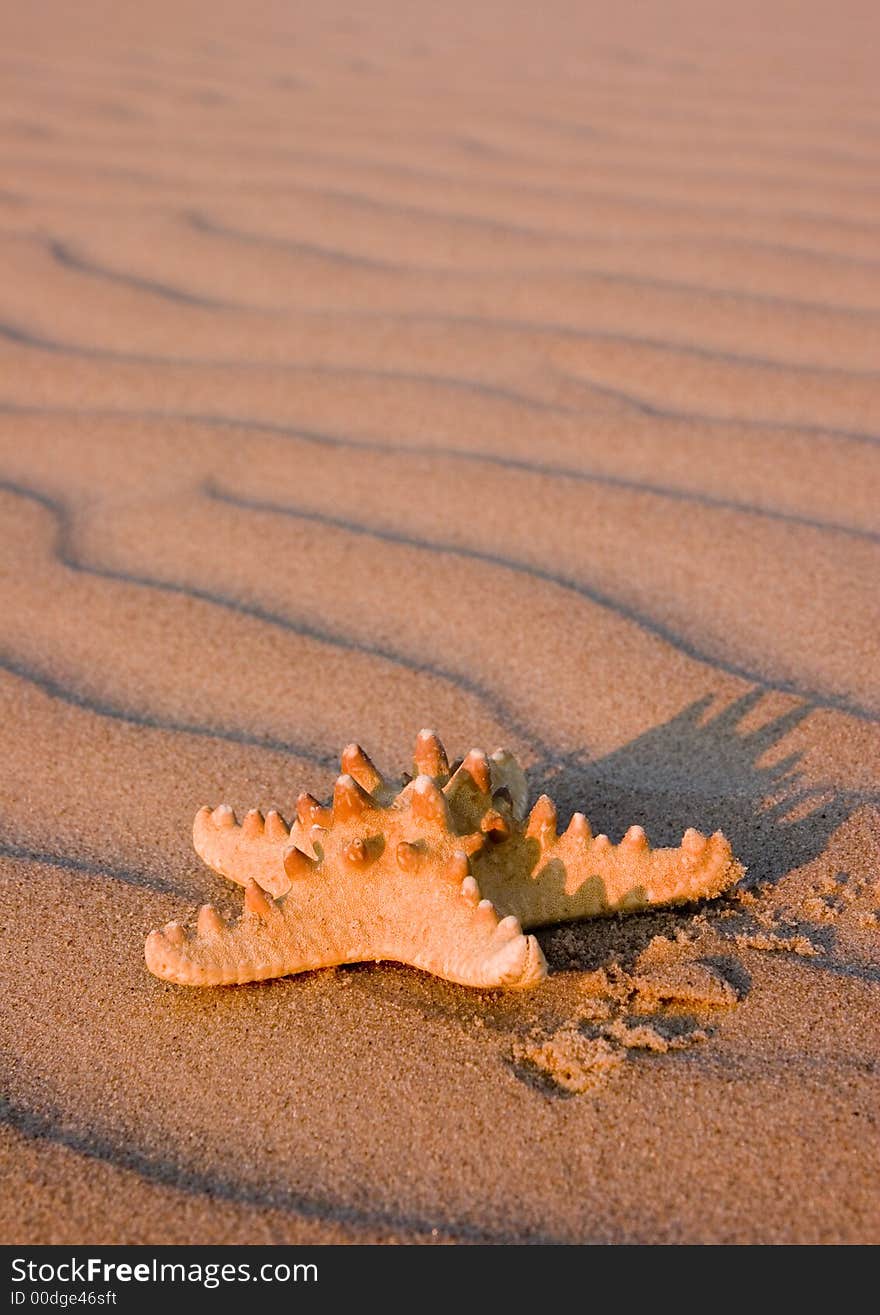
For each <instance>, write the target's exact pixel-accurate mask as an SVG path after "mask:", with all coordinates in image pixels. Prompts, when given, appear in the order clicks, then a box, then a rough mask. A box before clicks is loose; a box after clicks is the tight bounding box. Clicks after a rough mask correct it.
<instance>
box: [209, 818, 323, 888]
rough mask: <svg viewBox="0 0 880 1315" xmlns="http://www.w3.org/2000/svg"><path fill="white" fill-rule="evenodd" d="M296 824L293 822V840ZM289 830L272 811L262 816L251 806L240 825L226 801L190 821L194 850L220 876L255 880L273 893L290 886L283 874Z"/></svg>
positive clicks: (240, 882)
mask: <svg viewBox="0 0 880 1315" xmlns="http://www.w3.org/2000/svg"><path fill="white" fill-rule="evenodd" d="M296 826H297V823H295V824H294V827H295V832H294V835H293V837H292V838H293V840H294V841H296V840H297V839H298V838H299V837H298V836H297V834H296ZM290 842H291V834H290V830H289V828H288V826H287V823H286V822H285V820H284V818H283V817H282V816H281V814H280V813H277V812H275V811H274V810H272V811H270V812H268V813H267V814H266V816H265V818H264V817H263V815H262V813H260V812H258V811H257V809H252V810H251V812H249V813H248V814H247V816H246V817H245V819H244V821H243V822H242V823H241V825H239V823H238V822H237V820H236V817H235V813H234V812H233V810H232V809H231V808H230V807H229V805H228V804H220V805H219V807H218V808H214V809H210V808H207V807H205V808H200V809H199V811H198V812H197V813H196V816H195V821H194V822H193V844H194V845H195V850H196V853H197V854H198V856H199V858H201V859H202V860H203V862H205V863H207V865H208V867H209V868H213V869H214V871H215V872H219V873H220V875H221V876H222V877H227V878H228V879H229V880H230V881H235V882H237V883H238V885H239V886H244V885H246V884H247V882H248V881H250V880H252V879H253V880H254V881H257V882H258V883H259V884H260V885H261V886H262V887H263V889H264V890H267V891H269V892H270V893H271V894H273V895H283V894H284V892H285V891H286V890H287V889H288V886H289V885H290V883H289V881H288V880H287V878H286V876H285V874H284V851H285V850H286V849H289V848H290Z"/></svg>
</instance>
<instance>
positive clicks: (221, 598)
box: [0, 478, 552, 767]
mask: <svg viewBox="0 0 880 1315" xmlns="http://www.w3.org/2000/svg"><path fill="white" fill-rule="evenodd" d="M0 492H5V493H9V494H12V495H13V496H14V497H19V498H24V499H27V500H29V501H31V502H34V503H36V504H37V505H38V506H40V507H42V508H44V510H46V511H48V512H49V513H50V514H51V515H52V516H53V517H54V519H55V524H56V536H57V537H56V543H55V557H56V559H57V560H58V561H59V562H60V563H61V565H62V566H65V567H67V568H68V569H69V570H71V571H76V572H77V573H78V574H83V575H91V576H94V577H97V578H99V579H103V580H112V581H114V582H116V583H118V584H124V585H131V586H134V587H135V588H140V589H152V590H156V591H157V592H164V593H169V594H176V595H178V596H182V597H185V598H192V599H196V600H198V601H199V602H203V603H207V604H209V605H210V606H213V607H220V608H224V609H225V610H226V611H229V612H234V613H236V614H237V615H239V616H246V617H249V618H250V619H252V620H254V621H259V622H261V623H263V624H265V625H271V626H275V627H277V628H279V629H281V630H285V631H287V632H288V633H290V634H293V635H297V636H299V637H301V638H305V639H313V640H315V641H317V642H318V643H322V644H327V645H328V646H331V647H334V648H341V649H344V650H346V651H348V652H352V653H362V654H365V655H366V656H368V657H374V658H378V659H380V660H381V661H384V662H388V663H391V664H392V665H394V666H397V667H400V668H401V669H403V670H404V671H409V672H411V673H412V674H413V675H417V676H418V675H422V676H432V677H434V678H435V679H437V680H442V681H445V682H447V683H449V684H450V685H452V686H454V687H455V688H456V689H459V690H461V691H463V692H465V693H468V694H471V695H473V696H474V697H475V698H476V699H478V700H479V701H480V702H481V703H483V704H484V706H485V707H486V708H488V709H489V710H491V712H492V713H493V715H494V716H495V718H496V719H497V720H498V721H499V722H501V723H502V724H504V725H505V726H507V727H508V728H509V730H510V731H511V732H512V733H513V734H515V735H517V736H519V737H520V738H521V739H522V740H523V742H524V743H525V744H527V745H528V746H529V747H530V748H531V749H533V750H535V751H536V752H538V753H541V754H544V755H548V756H552V749H551V748H550V746H549V745H548V744H546V742H545V741H544V740H543V738H542V737H541V736H540V735H539V734H538V733H537V732H536V731H534V730H532V729H531V728H529V727H527V726H526V725H525V724H524V723H523V722H522V721H521V720H520V718H519V717H518V716H517V715H516V713H515V712H513V711H512V710H511V709H510V708H508V706H507V704H506V702H505V701H504V700H503V699H501V698H500V697H499V696H498V694H497V693H496V692H495V691H494V690H491V689H489V688H488V687H486V686H485V685H483V684H482V683H481V682H480V681H477V680H474V679H473V678H472V677H469V676H464V675H462V674H460V673H459V672H455V671H451V670H449V669H448V668H446V667H441V666H440V665H439V664H436V663H429V662H420V661H415V660H413V659H411V658H408V657H406V656H404V655H403V654H401V653H399V652H397V651H396V650H393V649H389V648H386V647H384V646H382V645H379V644H364V643H361V642H359V641H356V640H354V639H352V638H351V637H350V636H347V635H344V634H342V633H341V632H338V631H335V630H329V629H324V628H322V627H319V626H315V625H311V624H308V623H306V622H299V621H293V620H291V619H290V618H289V617H285V616H283V615H281V614H280V613H277V612H270V611H269V610H268V609H267V608H263V607H260V606H258V605H256V604H251V603H244V602H242V601H240V600H239V599H236V598H232V597H228V596H227V595H225V594H220V593H217V592H215V591H213V590H209V589H200V588H198V587H196V586H190V585H184V584H180V583H179V582H176V581H168V580H161V579H157V578H154V577H151V576H139V575H134V574H132V573H130V572H127V571H117V570H114V569H112V568H110V567H104V566H99V565H97V564H94V563H90V562H83V561H82V560H80V559H79V558H78V557H77V556H76V555H75V554H74V553H73V552H72V551H71V549H70V545H69V537H70V533H71V522H70V516H69V513H68V510H67V508H66V507H65V506H64V505H63V504H62V503H60V502H58V501H57V500H56V499H54V498H52V497H50V496H49V495H48V494H46V493H43V492H41V491H40V490H38V489H34V488H31V487H27V486H25V485H23V484H17V483H15V482H13V481H11V480H5V479H2V478H0ZM0 670H4V671H8V672H9V674H10V675H13V676H16V677H18V678H19V679H20V680H26V681H28V682H29V683H30V684H32V685H36V686H37V687H38V688H40V689H42V690H43V692H44V693H46V694H48V695H50V697H52V698H57V699H61V700H62V701H64V702H66V703H69V704H71V705H73V706H75V707H80V708H83V709H85V710H87V711H89V712H92V713H95V714H96V715H97V716H100V717H112V718H115V719H116V720H119V721H124V722H128V723H129V724H131V725H135V726H143V727H146V728H147V729H149V730H164V731H171V732H175V733H181V734H185V735H199V736H204V737H206V738H210V739H217V740H229V741H231V742H232V743H235V744H246V745H252V746H254V747H256V748H261V749H267V750H269V751H272V752H278V753H285V754H289V755H291V756H293V757H298V758H304V759H305V760H306V761H308V762H314V763H317V764H319V765H320V766H323V767H334V766H335V764H336V758H335V756H334V755H333V754H323V753H321V752H319V751H318V750H316V749H315V748H312V747H308V746H305V745H302V744H295V743H292V742H290V741H285V740H276V739H273V738H272V737H270V736H260V735H249V734H248V733H247V732H245V731H239V730H234V729H229V728H223V727H215V726H203V725H198V724H190V723H187V722H175V721H170V720H166V719H160V718H156V717H152V716H150V715H148V714H146V713H138V712H135V711H133V710H126V709H120V708H117V707H116V706H114V705H113V704H108V703H106V702H103V701H101V700H97V699H94V698H92V697H91V696H89V695H85V694H83V693H81V692H80V691H78V690H73V689H71V688H69V687H68V686H66V685H63V684H62V683H61V682H60V681H58V680H56V679H55V678H54V677H51V676H47V675H46V674H44V673H43V672H40V671H37V670H36V669H35V668H34V667H32V666H31V665H29V664H27V663H23V662H20V661H19V660H17V659H15V658H12V657H7V656H4V655H2V654H0Z"/></svg>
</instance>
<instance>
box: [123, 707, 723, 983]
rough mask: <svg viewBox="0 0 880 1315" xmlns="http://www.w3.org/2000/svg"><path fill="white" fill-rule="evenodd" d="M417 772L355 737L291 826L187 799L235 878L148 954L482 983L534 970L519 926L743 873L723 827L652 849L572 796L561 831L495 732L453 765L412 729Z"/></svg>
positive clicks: (213, 970)
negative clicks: (596, 817) (613, 831)
mask: <svg viewBox="0 0 880 1315" xmlns="http://www.w3.org/2000/svg"><path fill="white" fill-rule="evenodd" d="M414 758H415V761H414V769H415V772H414V775H409V774H405V775H404V776H403V778H402V781H398V782H397V783H396V784H395V783H391V782H389V781H388V780H386V779H385V777H383V776H382V775H381V773H380V772H379V771H378V770H377V768H376V767H375V766H374V764H373V763H372V762H371V760H370V758H369V757H368V756H367V754H366V753H365V752H364V751H363V749H361V748H360V746H359V745H357V744H351V745H349V746H348V748H347V749H345V750H344V752H343V754H342V764H341V765H342V775H341V776H339V777H338V779H337V781H336V784H335V787H334V790H333V801H332V804H330V805H324V804H321V803H320V802H319V801H318V800H317V799H316V798H315V797H314V796H313V795H310V794H301V795H300V796H299V799H298V800H297V803H296V817H295V819H294V820H293V823H292V825H291V826H289V827H288V824H287V823H286V822H285V820H284V818H283V817H282V816H281V815H280V814H279V813H277V812H276V811H274V810H271V811H269V812H267V813H266V815H265V817H264V816H263V814H262V813H260V812H259V811H258V810H257V809H252V810H251V811H250V812H249V813H248V814H247V816H246V817H245V818H244V819H243V821H242V823H241V825H239V824H238V823H237V821H236V817H235V814H234V812H233V811H232V809H231V808H230V807H229V806H228V805H227V804H221V805H220V806H219V807H217V808H214V809H213V810H212V809H210V808H207V807H205V808H201V809H199V812H198V813H197V814H196V818H195V822H194V824H193V841H194V844H195V848H196V851H197V852H198V854H199V855H200V856H201V858H202V859H204V861H205V862H206V863H207V864H208V865H209V866H210V867H212V868H213V869H214V870H215V871H216V872H219V873H220V874H221V875H223V876H225V877H227V878H229V879H230V880H232V881H235V882H238V884H239V885H242V886H244V912H243V914H242V916H241V918H240V919H239V920H238V921H236V922H234V923H227V922H226V921H225V920H224V919H223V918H222V917H221V916H220V914H219V913H218V911H217V910H216V909H215V908H214V907H213V906H212V905H210V904H205V905H204V906H203V907H202V908H201V909H200V911H199V914H198V920H197V924H196V927H195V929H194V931H187V930H185V929H184V927H183V926H182V924H181V923H179V922H169V923H168V924H167V925H166V926H165V927H164V928H163V930H162V931H153V932H151V933H150V935H149V936H148V937H147V942H146V951H145V953H146V961H147V966H148V967H149V969H150V971H151V972H153V973H155V974H156V976H157V977H161V978H164V979H165V980H166V981H171V982H177V983H180V984H182V985H189V986H222V985H229V984H232V983H241V982H253V981H260V980H262V979H265V978H269V977H284V976H287V975H288V974H290V973H299V972H305V971H307V970H309V969H314V968H326V967H330V966H333V965H338V964H345V963H358V962H364V961H375V962H378V961H380V960H385V959H392V960H396V961H398V962H401V963H407V964H411V965H413V966H414V967H417V968H422V969H425V970H426V971H427V972H430V973H434V974H436V975H437V976H438V977H443V978H445V979H446V980H447V981H450V982H457V983H459V984H461V985H463V986H472V987H480V988H484V989H485V988H501V987H503V988H507V989H519V988H524V987H530V986H534V985H536V984H537V983H538V982H540V981H541V980H542V979H543V978H544V977H545V976H546V975H547V964H546V961H545V959H544V956H543V954H542V952H541V948H540V946H539V945H538V942H537V941H536V939H535V937H534V936H529V935H526V934H525V933H524V931H523V928H526V929H527V930H528V929H529V928H533V927H541V926H545V925H547V924H550V923H556V922H566V921H570V920H573V919H579V918H594V917H601V916H603V915H608V914H614V913H632V912H636V911H638V910H643V909H647V908H652V907H655V906H657V905H675V904H687V903H690V902H692V901H694V900H698V899H709V898H713V897H714V896H716V895H719V894H721V892H722V891H724V890H726V889H727V888H728V887H729V886H731V885H732V884H733V883H734V882H735V881H737V880H738V879H739V878H740V877H741V876H742V874H743V872H744V870H745V869H744V868H743V867H742V865H741V864H740V863H738V862H737V861H736V859H735V858H734V857H733V854H732V852H731V848H730V845H729V843H728V842H727V840H726V839H725V838H724V836H723V835H722V834H721V832H720V831H717V832H716V833H715V834H714V835H713V836H712V837H711V838H707V837H706V836H704V835H701V834H700V832H699V831H695V830H693V829H688V830H687V831H685V833H684V836H683V837H682V841H681V845H680V846H679V847H678V848H675V849H652V848H651V847H650V846H649V844H648V841H647V838H646V836H645V832H644V830H643V829H642V827H640V826H632V827H630V829H629V830H628V831H627V833H626V835H625V836H624V837H623V839H622V840H621V842H620V843H619V844H617V845H613V844H612V843H611V841H610V840H609V839H608V837H607V836H606V835H597V836H594V835H593V834H592V831H591V830H590V826H589V823H588V822H587V819H586V818H585V817H584V815H583V813H575V814H574V816H573V817H572V819H571V821H570V823H569V825H568V828H567V830H566V831H565V833H564V834H563V835H558V834H557V824H556V809H555V807H554V805H553V802H552V801H551V800H550V799H549V798H548V797H547V796H546V795H542V796H541V798H540V799H539V800H538V801H537V803H536V804H535V805H534V807H533V808H532V809H531V811H530V812H529V811H528V792H527V787H526V779H525V775H524V774H523V771H522V768H521V767H520V766H519V764H518V763H517V761H516V759H515V758H514V756H513V754H511V753H509V752H508V751H507V750H504V749H499V750H497V751H496V752H495V753H493V754H492V755H491V757H488V756H487V755H486V754H485V753H484V752H483V751H482V750H479V749H472V750H471V751H470V753H469V754H468V755H467V757H466V758H464V759H463V760H462V761H461V762H460V763H459V764H457V765H456V764H454V765H453V766H452V767H450V765H449V762H448V759H447V757H446V752H445V750H444V748H443V745H442V744H441V743H440V741H439V739H438V738H437V736H436V735H435V734H434V733H433V731H428V730H424V731H421V732H420V733H419V736H418V738H417V740H416V746H415V755H414Z"/></svg>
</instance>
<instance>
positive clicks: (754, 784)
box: [528, 690, 876, 884]
mask: <svg viewBox="0 0 880 1315" xmlns="http://www.w3.org/2000/svg"><path fill="white" fill-rule="evenodd" d="M765 699H766V695H765V693H764V691H763V690H754V691H751V692H750V693H748V694H746V695H744V696H743V697H742V698H739V699H735V700H734V701H733V702H731V703H730V704H729V705H728V706H726V707H725V708H723V709H722V710H721V711H720V712H716V713H714V714H710V708H711V706H712V703H713V701H714V700H713V699H712V697H711V696H707V697H705V698H701V699H698V700H696V701H695V702H693V703H691V704H689V705H688V706H687V707H686V708H684V709H683V710H682V711H681V712H680V713H678V714H677V715H676V716H675V717H673V718H671V719H670V720H669V721H667V722H665V723H663V724H662V725H660V726H655V727H652V728H651V730H649V731H646V732H645V733H644V734H643V735H640V736H638V737H637V738H636V739H635V740H632V741H630V743H628V744H626V745H624V746H623V747H622V748H620V749H616V750H614V752H612V753H610V754H608V755H606V756H605V757H604V758H599V759H590V758H588V757H587V755H586V754H585V753H583V752H579V751H578V752H575V753H572V754H568V755H566V756H565V757H564V758H561V759H555V760H554V761H553V762H545V763H539V764H537V765H536V766H535V767H533V768H532V769H531V770H530V772H529V773H528V775H529V778H530V779H529V786H530V793H531V795H532V797H534V796H535V795H536V794H540V793H544V792H546V793H547V794H549V795H550V796H551V797H552V798H553V799H555V800H556V802H557V806H558V807H559V812H560V818H561V819H564V818H565V817H566V816H567V814H568V813H570V812H572V811H574V810H575V809H577V810H579V811H581V812H584V813H586V815H587V817H588V818H589V819H590V822H591V824H592V827H593V830H594V831H595V832H598V831H605V832H607V834H609V835H610V836H611V838H612V840H615V839H619V838H620V836H621V835H622V834H623V832H624V831H625V830H626V828H627V827H628V826H630V825H632V824H633V823H636V822H638V823H640V824H641V825H642V826H644V828H645V830H646V831H647V832H648V835H649V837H650V839H651V841H652V843H654V844H657V845H677V844H678V843H679V841H680V838H681V835H682V833H683V832H684V830H685V828H686V827H688V826H695V827H697V828H698V829H699V830H701V831H704V832H706V833H710V832H712V831H715V830H721V831H723V832H724V834H725V835H726V836H727V838H728V839H729V840H730V842H731V844H732V846H733V851H734V853H735V854H736V856H737V857H738V858H739V859H740V860H741V861H742V862H743V863H744V864H745V865H746V866H747V868H748V869H749V872H748V876H747V878H746V880H747V882H750V883H759V882H760V883H765V882H770V883H774V884H775V883H776V882H777V881H779V880H780V878H781V877H783V876H784V875H785V874H786V873H787V872H790V871H792V870H793V869H794V868H797V867H801V866H803V865H804V864H805V863H808V862H810V861H811V860H813V859H815V858H817V857H818V856H819V855H820V854H822V853H823V852H824V851H825V849H826V848H827V845H828V842H829V840H830V838H831V835H832V834H833V832H834V831H836V830H837V828H838V827H839V826H840V825H841V824H842V823H843V822H845V821H846V820H847V818H848V817H849V816H850V815H851V814H852V813H853V812H854V810H855V809H856V808H857V807H859V805H861V804H863V803H867V802H870V800H871V799H872V798H874V801H875V802H876V798H875V797H873V796H868V795H866V794H864V793H861V792H857V791H850V790H839V789H833V788H831V787H827V788H825V787H817V786H808V785H805V784H804V782H803V779H802V777H801V775H800V773H799V770H798V769H799V764H800V762H801V759H802V757H803V752H802V751H793V752H788V753H786V752H785V749H784V741H785V739H786V737H787V736H788V735H789V734H790V733H791V732H792V731H794V730H795V729H796V728H797V727H799V726H800V725H801V724H802V723H803V722H804V721H805V720H806V718H807V717H808V716H809V715H810V713H811V712H812V711H813V706H812V705H811V704H809V703H802V704H799V705H798V706H797V707H795V708H791V709H789V710H787V711H786V712H784V713H782V714H781V715H777V716H774V717H771V718H770V719H769V720H765V721H763V722H761V723H760V724H758V725H755V717H754V716H751V715H750V714H755V713H758V712H759V710H760V708H761V705H762V704H763V703H764V701H765ZM747 719H749V724H748V726H744V723H745V722H746V720H747ZM562 824H563V825H564V821H563V822H562Z"/></svg>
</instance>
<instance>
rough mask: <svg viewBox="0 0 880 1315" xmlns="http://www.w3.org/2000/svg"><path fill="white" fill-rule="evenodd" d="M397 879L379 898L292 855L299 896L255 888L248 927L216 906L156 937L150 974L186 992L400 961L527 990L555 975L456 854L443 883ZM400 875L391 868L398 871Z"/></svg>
mask: <svg viewBox="0 0 880 1315" xmlns="http://www.w3.org/2000/svg"><path fill="white" fill-rule="evenodd" d="M393 863H394V866H395V867H396V869H397V871H396V872H395V873H394V875H392V874H391V873H389V874H388V876H387V877H386V880H385V881H384V882H382V883H381V885H380V886H378V887H375V888H374V889H373V890H372V891H371V890H370V887H369V885H366V886H365V884H364V882H363V881H362V880H356V879H354V878H353V877H347V876H345V875H343V876H342V878H341V880H333V879H332V878H329V877H326V876H321V875H319V874H318V872H317V868H318V865H317V864H316V863H314V862H313V861H311V860H309V859H308V858H306V856H305V855H303V854H302V853H301V851H299V850H294V851H292V854H290V855H289V856H288V868H289V870H290V871H292V872H293V874H294V879H293V881H292V884H291V890H290V892H289V893H288V894H287V895H286V896H282V897H280V898H279V899H277V900H276V899H274V898H273V897H272V896H271V895H268V894H267V893H266V892H265V891H264V890H263V889H262V888H261V887H260V886H259V885H257V883H256V882H255V881H251V882H249V883H248V885H247V886H246V887H245V907H244V912H243V914H242V916H241V918H240V919H238V921H237V922H234V923H227V922H225V921H224V920H223V919H222V918H221V916H220V914H219V913H218V912H217V910H216V909H214V908H213V907H212V906H211V905H204V906H203V908H202V909H201V910H200V911H199V916H198V922H197V925H196V927H195V928H194V929H186V928H184V927H183V926H182V925H181V924H180V923H178V922H170V923H168V924H167V925H166V926H165V927H164V928H163V929H162V931H153V932H151V933H150V935H149V936H148V937H147V941H146V946H145V958H146V962H147V967H148V968H149V969H150V971H151V972H152V973H154V974H155V975H156V976H157V977H161V978H163V979H164V980H165V981H170V982H176V983H178V984H180V985H186V986H228V985H232V984H241V983H244V982H254V981H261V980H263V979H265V978H270V977H284V976H287V975H289V974H292V973H299V972H306V971H308V970H310V969H314V968H327V967H331V966H334V965H337V964H344V963H359V962H364V961H367V962H370V961H372V962H378V961H380V960H386V959H387V960H394V961H397V962H399V963H406V964H411V965H412V966H413V967H416V968H422V969H424V970H426V971H427V972H430V973H433V974H434V975H435V976H438V977H443V978H445V979H446V980H447V981H450V982H456V983H458V984H459V985H462V986H472V987H478V988H483V989H492V988H505V989H507V990H513V989H521V988H525V987H529V986H533V985H535V984H536V983H537V982H539V981H541V980H542V979H543V978H544V977H545V976H546V973H547V965H546V962H545V960H544V956H543V954H542V953H541V949H540V946H539V945H538V943H537V941H536V940H535V938H534V937H533V936H525V935H523V931H522V928H521V926H520V924H519V922H518V921H517V919H516V918H513V917H509V916H508V917H501V918H499V916H498V913H497V912H496V910H495V908H494V907H493V905H492V904H491V903H490V902H489V901H488V900H485V899H482V898H481V896H480V892H479V888H478V887H477V884H476V882H475V881H474V879H473V877H470V876H468V875H464V876H462V875H461V874H462V873H465V874H467V859H466V857H465V856H464V854H459V855H453V858H452V861H451V863H450V865H449V868H450V871H449V872H448V873H447V874H445V875H444V876H443V877H442V878H438V877H436V876H435V875H433V874H431V873H425V874H419V873H413V872H412V871H407V870H406V869H404V870H403V871H401V870H400V861H399V859H398V858H397V857H395V859H394V860H393ZM389 866H390V865H389Z"/></svg>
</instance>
